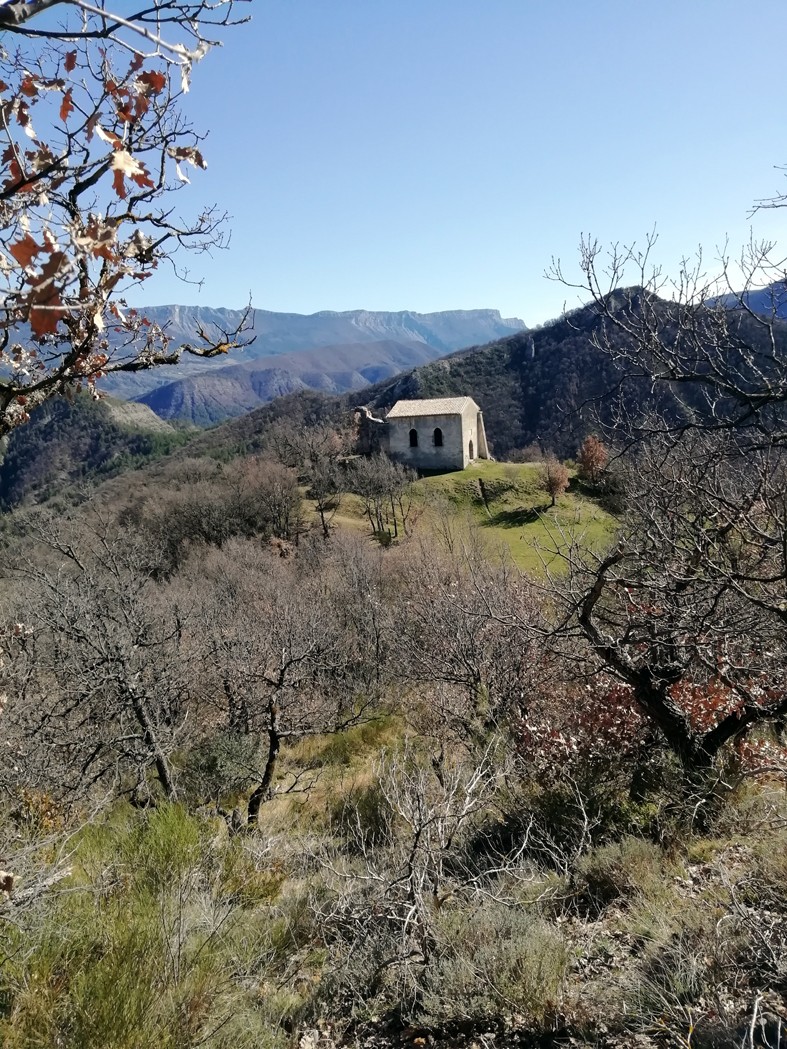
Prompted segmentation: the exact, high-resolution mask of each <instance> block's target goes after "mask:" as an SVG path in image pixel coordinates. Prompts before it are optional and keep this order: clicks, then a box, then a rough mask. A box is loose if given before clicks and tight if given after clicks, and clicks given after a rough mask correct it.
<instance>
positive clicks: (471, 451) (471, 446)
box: [470, 441, 475, 459]
mask: <svg viewBox="0 0 787 1049" xmlns="http://www.w3.org/2000/svg"><path fill="white" fill-rule="evenodd" d="M470 458H471V459H475V456H474V455H473V442H472V441H471V442H470Z"/></svg>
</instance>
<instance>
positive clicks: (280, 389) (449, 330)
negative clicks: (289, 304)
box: [102, 306, 526, 425]
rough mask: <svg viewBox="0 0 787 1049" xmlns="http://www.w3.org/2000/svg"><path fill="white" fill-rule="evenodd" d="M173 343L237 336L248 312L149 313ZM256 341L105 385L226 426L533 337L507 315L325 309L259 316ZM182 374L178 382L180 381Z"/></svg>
mask: <svg viewBox="0 0 787 1049" xmlns="http://www.w3.org/2000/svg"><path fill="white" fill-rule="evenodd" d="M140 312H143V313H144V314H145V316H146V317H148V318H149V319H150V320H151V321H154V322H155V323H157V324H159V325H161V326H162V327H165V328H166V329H167V331H168V333H169V335H170V336H171V338H172V340H173V342H174V343H175V344H177V343H178V342H193V341H194V339H195V335H196V332H197V329H198V328H201V329H202V330H203V331H205V332H206V334H208V335H212V334H214V333H215V334H219V333H220V332H222V331H229V330H232V329H234V328H235V327H236V326H237V325H238V324H239V323H240V320H241V317H242V311H240V310H226V309H209V308H207V307H198V306H193V307H192V306H157V307H150V308H147V309H144V310H142V311H140ZM252 324H253V329H252V330H250V332H249V335H250V336H252V335H253V336H254V342H253V343H252V344H251V345H249V346H247V347H245V348H244V349H242V350H238V351H235V352H234V353H233V354H232V357H231V358H230V359H229V362H228V359H227V358H226V357H224V358H221V359H213V360H200V359H199V358H193V357H185V358H184V359H183V360H182V361H181V363H180V364H179V365H178V368H177V372H174V370H173V371H171V370H169V369H167V368H156V369H152V370H151V371H148V372H137V373H134V374H133V375H115V376H112V377H110V378H109V379H107V380H105V381H104V383H103V384H102V385H103V388H104V389H105V390H106V391H107V392H108V393H111V394H113V395H115V396H118V397H123V398H126V399H128V400H142V401H144V402H145V403H146V404H148V405H149V406H150V407H152V408H153V409H154V410H155V411H156V412H157V413H158V414H159V415H161V416H162V417H163V418H168V419H170V418H171V419H179V420H182V421H186V422H191V423H195V424H197V425H206V424H209V423H215V422H219V421H221V420H222V419H227V418H231V417H233V416H237V415H240V414H242V413H243V412H246V411H249V410H250V409H252V408H254V407H257V406H258V405H260V404H264V403H265V402H267V401H269V400H271V399H272V398H273V397H278V396H281V395H282V394H284V393H290V392H293V391H296V390H299V389H306V388H308V389H317V390H323V391H325V392H332V393H341V392H344V391H346V390H353V389H359V388H360V387H362V386H365V385H367V384H368V383H370V382H377V381H379V380H380V379H383V378H386V377H389V376H392V375H395V374H397V373H398V372H401V371H402V370H403V369H406V368H412V367H414V366H416V365H419V364H423V363H426V362H427V361H430V360H434V359H435V358H437V357H441V356H443V355H444V354H446V353H450V352H452V351H454V350H457V349H461V348H463V347H467V346H473V345H480V344H483V343H488V342H491V341H493V340H496V339H499V338H501V337H503V336H506V335H511V334H513V333H515V332H519V331H524V330H525V328H526V326H525V323H524V321H521V320H519V319H518V318H511V319H505V318H503V317H501V316H500V312H499V311H498V310H489V309H483V310H447V311H443V312H439V313H414V312H412V311H410V310H405V311H402V312H387V311H372V310H350V311H347V312H343V313H335V312H332V311H328V310H324V311H322V312H320V313H314V314H310V315H304V314H298V313H273V312H270V311H267V310H255V311H254V314H253V318H252ZM176 376H177V377H176Z"/></svg>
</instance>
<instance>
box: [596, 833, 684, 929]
mask: <svg viewBox="0 0 787 1049" xmlns="http://www.w3.org/2000/svg"><path fill="white" fill-rule="evenodd" d="M576 872H577V884H578V887H579V889H580V892H581V894H582V897H583V898H584V899H585V901H586V902H587V903H588V904H589V906H590V908H591V910H592V911H594V912H596V913H600V912H601V911H602V910H603V909H604V907H606V906H607V904H609V903H612V902H614V901H615V900H619V899H626V898H630V897H632V896H635V895H645V896H653V895H657V894H659V893H660V891H661V887H662V886H663V883H664V878H665V857H664V853H663V852H662V850H661V849H660V848H659V846H658V845H654V844H653V843H652V842H648V841H643V840H642V839H641V838H624V839H623V840H622V841H620V842H615V843H613V844H611V845H602V846H600V847H598V848H596V849H593V850H592V852H590V853H588V854H587V855H586V856H581V857H580V858H579V859H578V861H577V864H576Z"/></svg>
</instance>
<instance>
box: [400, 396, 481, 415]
mask: <svg viewBox="0 0 787 1049" xmlns="http://www.w3.org/2000/svg"><path fill="white" fill-rule="evenodd" d="M468 404H472V405H473V407H474V408H476V409H478V405H477V404H476V403H475V401H474V400H473V398H472V397H436V398H434V399H432V400H430V401H397V402H396V404H395V405H394V406H393V408H391V410H390V411H389V412H388V415H387V416H386V418H388V419H411V418H413V417H414V416H417V415H461V413H462V412H463V411H464V410H465V408H466V407H467V406H468Z"/></svg>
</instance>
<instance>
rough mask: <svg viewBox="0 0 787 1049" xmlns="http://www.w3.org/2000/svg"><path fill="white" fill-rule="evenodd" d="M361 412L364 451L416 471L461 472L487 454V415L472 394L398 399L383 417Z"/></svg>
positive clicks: (361, 410) (487, 456)
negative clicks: (468, 395) (377, 453)
mask: <svg viewBox="0 0 787 1049" xmlns="http://www.w3.org/2000/svg"><path fill="white" fill-rule="evenodd" d="M360 412H361V437H362V444H363V445H365V450H367V451H369V452H374V451H377V450H379V451H382V452H385V454H386V455H388V456H390V458H391V459H394V460H396V462H399V463H403V464H405V465H406V466H411V467H413V469H415V470H463V469H464V468H465V467H466V466H468V465H469V464H470V463H471V462H473V461H474V460H475V459H488V458H489V451H488V449H487V445H486V431H485V430H484V417H483V413H482V412H481V409H480V408H479V407H478V405H477V404H476V403H475V401H474V400H473V398H472V397H443V398H436V399H433V400H418V401H397V402H396V404H395V405H394V406H393V407H392V408H391V410H390V411H389V412H388V414H387V415H386V417H385V418H384V419H376V418H375V417H374V416H373V415H372V414H371V412H370V411H369V409H368V408H361V409H360Z"/></svg>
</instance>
